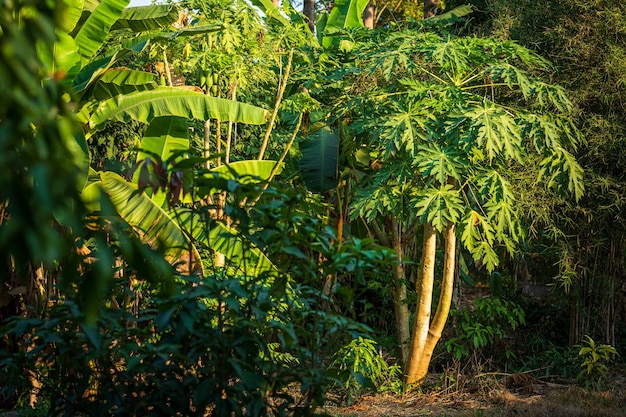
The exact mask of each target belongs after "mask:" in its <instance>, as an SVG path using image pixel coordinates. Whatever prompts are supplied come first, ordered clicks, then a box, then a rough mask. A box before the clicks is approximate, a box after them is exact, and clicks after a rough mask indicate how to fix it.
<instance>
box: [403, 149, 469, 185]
mask: <svg viewBox="0 0 626 417" xmlns="http://www.w3.org/2000/svg"><path fill="white" fill-rule="evenodd" d="M415 162H417V166H418V168H419V171H420V173H421V174H422V176H423V177H425V178H426V177H433V178H434V179H436V180H437V181H438V182H439V184H445V183H446V182H447V181H448V179H449V178H454V179H456V180H457V181H461V174H462V173H463V171H464V170H465V169H464V168H465V165H464V164H463V162H462V161H461V160H460V154H459V153H458V152H456V151H455V148H453V147H451V146H448V147H446V148H442V147H440V146H439V145H438V144H436V143H429V144H426V145H421V146H419V150H418V152H417V158H416V160H415Z"/></svg>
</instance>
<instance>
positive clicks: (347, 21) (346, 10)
mask: <svg viewBox="0 0 626 417" xmlns="http://www.w3.org/2000/svg"><path fill="white" fill-rule="evenodd" d="M367 3H369V0H337V1H335V3H334V7H333V9H332V10H331V11H330V15H329V16H328V20H327V21H326V25H325V26H324V36H323V38H322V46H323V47H324V48H330V47H331V46H333V44H336V43H337V38H336V36H333V35H331V33H332V32H335V33H336V32H337V31H338V30H341V29H348V28H356V27H364V25H363V17H362V16H363V11H364V10H365V7H366V6H367Z"/></svg>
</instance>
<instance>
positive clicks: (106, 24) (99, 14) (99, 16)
mask: <svg viewBox="0 0 626 417" xmlns="http://www.w3.org/2000/svg"><path fill="white" fill-rule="evenodd" d="M128 3H129V0H102V2H101V3H100V4H99V5H98V6H97V7H96V8H95V10H93V12H91V14H90V15H89V17H88V18H87V20H86V21H85V22H84V24H83V25H82V27H81V28H80V30H79V31H78V33H77V34H76V36H75V37H74V39H75V40H76V45H77V46H78V52H79V53H80V55H81V57H82V60H83V62H84V63H87V62H89V60H90V59H91V58H92V57H93V56H94V55H95V53H96V52H98V50H99V49H100V48H101V47H102V45H103V44H104V41H105V40H106V38H107V37H108V36H109V31H110V30H111V27H112V26H113V24H114V23H115V22H116V21H117V20H118V19H119V18H120V16H121V15H122V12H123V11H124V8H125V7H126V6H128Z"/></svg>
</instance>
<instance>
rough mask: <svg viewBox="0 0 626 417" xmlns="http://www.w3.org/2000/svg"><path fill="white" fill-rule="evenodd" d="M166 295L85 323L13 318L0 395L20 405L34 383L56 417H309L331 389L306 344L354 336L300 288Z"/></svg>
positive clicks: (61, 317)
mask: <svg viewBox="0 0 626 417" xmlns="http://www.w3.org/2000/svg"><path fill="white" fill-rule="evenodd" d="M176 285H177V291H176V292H175V295H168V296H167V297H161V296H159V295H158V294H153V295H149V293H146V292H145V291H144V296H146V297H148V296H149V299H148V300H142V301H141V303H140V305H141V308H140V310H139V311H138V312H136V311H135V312H133V311H131V310H130V309H124V308H119V307H113V306H109V307H107V308H103V309H102V311H101V314H100V317H99V318H98V319H97V321H96V322H95V323H92V324H89V323H87V322H86V321H85V317H84V315H83V313H81V311H80V309H79V308H78V306H77V304H76V303H75V302H74V301H73V300H71V299H66V300H63V302H58V303H57V304H56V305H55V306H53V307H52V308H51V309H50V310H49V311H48V313H47V317H46V318H45V319H41V318H30V319H23V318H22V319H19V318H18V319H14V320H12V321H11V322H10V324H9V325H8V326H7V327H6V328H5V329H3V331H4V332H5V333H7V334H8V335H13V336H15V339H16V340H18V341H19V343H20V344H21V345H22V346H24V347H25V348H24V349H21V350H20V352H19V353H18V354H15V355H13V356H10V357H6V358H4V359H3V360H2V362H1V363H0V367H1V371H2V372H3V373H5V374H6V375H10V376H11V378H10V383H9V384H7V385H6V386H4V387H3V388H2V390H3V391H4V392H9V391H11V390H12V391H14V392H19V393H21V394H22V395H28V394H29V393H30V392H32V388H31V387H32V386H33V380H35V381H37V382H36V385H40V388H39V389H38V392H37V393H36V394H37V398H38V401H40V402H45V403H48V404H49V407H50V409H49V412H50V415H63V416H75V415H89V416H110V415H123V416H173V415H187V416H193V415H197V416H203V415H206V413H207V411H210V415H212V416H229V417H230V416H233V415H235V416H262V415H287V414H290V413H296V412H297V414H298V415H306V414H312V413H313V409H314V407H312V406H314V405H316V404H319V403H320V402H321V401H322V400H323V397H324V393H325V390H326V387H327V386H328V385H329V384H330V383H332V381H333V380H332V379H331V378H330V376H329V375H328V373H327V371H326V369H325V366H324V363H323V361H321V360H319V358H316V352H315V351H312V350H309V348H308V347H307V344H310V343H312V342H311V340H310V339H311V338H312V337H315V338H316V339H320V340H323V339H326V340H330V339H332V337H333V334H334V335H336V334H338V333H341V334H344V335H345V334H348V332H349V331H351V330H353V331H356V330H358V326H352V325H351V324H350V323H349V322H348V321H347V320H344V319H342V318H341V317H337V316H332V315H329V314H325V313H323V312H321V311H316V310H314V309H313V304H314V302H315V298H316V297H315V296H314V295H313V294H312V293H311V292H309V290H307V289H306V288H299V289H294V290H293V291H292V295H291V297H289V298H288V297H284V296H283V297H278V298H277V297H276V296H275V295H274V294H273V292H272V287H271V286H267V285H260V284H258V283H257V282H255V281H254V280H249V279H248V280H247V279H241V277H236V278H227V277H219V276H216V277H208V278H204V279H202V280H200V279H198V278H189V277H186V278H180V279H179V280H178V282H177V284H176ZM130 295H131V294H129V296H130ZM137 313H138V314H137ZM318 342H319V340H318ZM296 382H297V383H298V385H297V386H298V388H299V391H298V390H296V391H293V390H292V391H289V390H288V388H289V387H290V386H291V385H292V384H293V383H296Z"/></svg>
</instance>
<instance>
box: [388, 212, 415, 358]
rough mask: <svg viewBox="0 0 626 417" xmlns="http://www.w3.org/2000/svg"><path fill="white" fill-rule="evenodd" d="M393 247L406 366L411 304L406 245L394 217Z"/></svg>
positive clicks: (398, 321) (397, 310) (400, 337)
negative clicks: (395, 255) (396, 258)
mask: <svg viewBox="0 0 626 417" xmlns="http://www.w3.org/2000/svg"><path fill="white" fill-rule="evenodd" d="M391 225H392V226H391V227H392V233H393V235H392V242H391V244H392V247H393V250H394V251H395V252H396V254H397V255H398V263H397V264H396V265H395V266H394V267H393V281H394V294H393V295H394V297H393V298H394V302H393V307H394V311H395V313H396V327H397V333H398V344H399V347H400V363H401V364H402V366H403V367H404V366H405V365H406V364H407V362H408V359H409V342H410V340H411V332H410V328H411V325H410V320H411V315H410V314H409V306H408V304H407V289H406V269H405V268H404V247H403V245H402V234H401V229H400V227H401V225H400V224H399V223H398V221H397V219H395V218H392V220H391Z"/></svg>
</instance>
